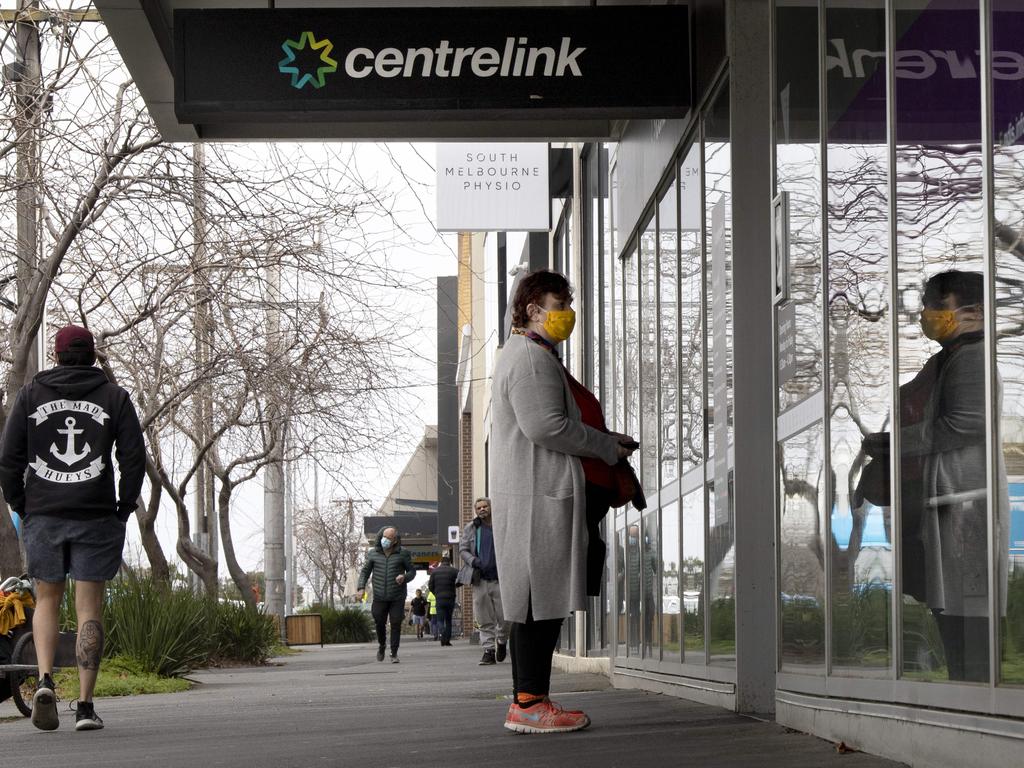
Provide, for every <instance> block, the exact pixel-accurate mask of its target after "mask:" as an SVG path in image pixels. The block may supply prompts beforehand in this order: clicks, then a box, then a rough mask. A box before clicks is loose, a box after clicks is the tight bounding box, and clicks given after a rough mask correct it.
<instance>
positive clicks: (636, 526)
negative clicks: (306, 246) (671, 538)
mask: <svg viewBox="0 0 1024 768" xmlns="http://www.w3.org/2000/svg"><path fill="white" fill-rule="evenodd" d="M640 536H641V531H640V519H639V517H636V516H634V515H632V514H630V515H629V522H628V523H627V525H626V618H627V625H628V626H627V628H626V654H627V655H628V656H632V657H634V658H638V657H639V656H640V625H641V610H642V609H641V597H640V596H641V594H642V589H643V585H644V580H645V579H644V573H645V570H646V569H645V568H644V561H643V554H644V553H643V552H641V549H640Z"/></svg>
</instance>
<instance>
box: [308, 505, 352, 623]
mask: <svg viewBox="0 0 1024 768" xmlns="http://www.w3.org/2000/svg"><path fill="white" fill-rule="evenodd" d="M295 527H296V531H295V533H296V558H297V560H298V568H299V571H300V573H302V575H303V576H304V577H305V579H306V580H307V581H308V582H309V583H310V585H311V586H312V588H313V593H314V595H315V596H316V600H317V602H319V603H324V604H326V605H334V603H335V599H336V598H337V597H340V596H341V595H342V594H343V592H344V584H345V579H346V578H347V577H348V574H349V572H350V571H351V570H352V569H354V568H355V567H356V563H357V561H358V559H359V555H360V553H361V551H362V545H363V537H362V536H361V531H360V520H359V519H358V516H357V515H356V513H355V509H354V505H353V503H352V500H351V499H349V500H347V502H346V503H342V502H340V501H332V502H331V504H330V505H329V506H328V508H326V509H323V508H318V507H305V508H303V509H300V510H297V511H296V513H295Z"/></svg>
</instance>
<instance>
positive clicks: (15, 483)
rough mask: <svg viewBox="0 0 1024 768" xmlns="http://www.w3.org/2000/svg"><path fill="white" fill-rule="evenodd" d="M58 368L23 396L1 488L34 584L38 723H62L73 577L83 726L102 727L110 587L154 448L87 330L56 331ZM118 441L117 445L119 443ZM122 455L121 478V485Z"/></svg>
mask: <svg viewBox="0 0 1024 768" xmlns="http://www.w3.org/2000/svg"><path fill="white" fill-rule="evenodd" d="M54 351H55V353H56V357H57V362H58V365H57V366H56V367H55V368H51V369H49V370H46V371H42V372H40V373H39V374H37V375H36V376H35V378H34V379H33V380H32V381H31V382H30V383H28V384H26V385H25V386H24V387H22V388H21V391H20V392H18V397H17V399H16V400H15V401H14V405H13V407H12V408H11V412H10V415H9V416H8V418H7V424H6V425H5V427H4V432H3V437H2V440H0V487H2V489H3V494H4V498H5V499H6V500H7V503H8V504H9V505H10V507H11V509H13V510H14V511H15V512H16V513H17V514H18V515H19V516H20V517H21V518H22V540H23V542H24V545H25V553H26V555H27V557H28V571H29V574H30V575H31V576H32V577H33V578H34V579H35V582H36V608H35V615H34V617H33V620H32V636H33V639H34V641H35V647H36V657H37V659H38V663H39V676H40V682H39V685H38V687H37V690H36V692H35V695H34V696H33V698H32V723H33V725H35V726H36V727H37V728H40V729H42V730H44V731H52V730H54V729H55V728H57V727H58V726H59V725H60V719H59V718H58V716H57V698H56V695H55V694H54V685H53V677H52V673H53V657H54V651H55V649H56V646H57V614H58V609H59V607H60V603H61V600H62V598H63V595H64V584H65V580H66V579H67V576H68V575H69V574H70V576H71V578H72V579H74V580H75V610H76V612H77V615H78V645H77V649H76V651H77V657H78V677H79V683H80V693H79V697H78V708H77V709H78V711H77V715H76V718H75V730H78V731H85V730H96V729H98V728H102V727H103V721H102V720H101V719H100V718H99V716H98V715H97V714H96V710H95V709H94V707H93V703H92V694H93V689H94V688H95V685H96V675H97V673H98V672H99V667H100V658H101V657H102V655H103V623H102V607H103V593H104V587H105V584H106V582H107V581H108V580H110V579H112V578H113V577H114V575H115V574H116V573H117V570H118V568H119V567H120V565H121V551H122V549H123V548H124V538H125V524H126V523H127V521H128V517H129V516H130V515H131V513H132V510H134V509H135V504H136V500H137V499H138V496H139V492H140V491H141V490H142V478H143V475H144V472H145V466H146V450H145V443H144V441H143V437H142V428H141V427H140V426H139V419H138V416H136V414H135V408H134V407H133V406H132V402H131V400H130V399H129V397H128V393H127V392H125V391H124V390H123V389H121V387H119V386H117V385H116V384H113V383H111V382H110V381H108V380H107V377H106V376H105V375H104V373H103V371H101V370H100V369H99V368H96V367H95V366H94V363H95V362H96V349H95V341H94V340H93V337H92V334H91V333H89V331H87V330H86V329H85V328H80V327H78V326H75V325H69V326H66V327H64V328H61V329H60V330H59V331H58V332H57V340H56V344H55V346H54ZM115 445H116V449H115V448H114V446H115ZM112 450H114V458H115V459H116V460H117V467H118V472H119V474H120V479H119V481H118V487H117V491H116V493H115V488H114V468H113V466H111V461H110V455H111V451H112Z"/></svg>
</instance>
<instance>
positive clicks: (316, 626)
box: [284, 613, 324, 648]
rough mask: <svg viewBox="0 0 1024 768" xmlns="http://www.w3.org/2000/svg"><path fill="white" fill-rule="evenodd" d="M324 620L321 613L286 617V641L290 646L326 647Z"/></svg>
mask: <svg viewBox="0 0 1024 768" xmlns="http://www.w3.org/2000/svg"><path fill="white" fill-rule="evenodd" d="M322 622H323V619H322V617H321V616H320V614H319V613H299V614H292V615H290V616H285V617H284V641H285V642H286V643H287V644H288V645H319V646H320V647H321V648H322V647H323V645H324V635H323V625H322Z"/></svg>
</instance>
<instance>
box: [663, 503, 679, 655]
mask: <svg viewBox="0 0 1024 768" xmlns="http://www.w3.org/2000/svg"><path fill="white" fill-rule="evenodd" d="M679 533H680V532H679V505H678V504H677V503H676V502H672V503H671V504H666V505H665V506H664V507H663V508H662V510H661V568H660V579H661V648H662V655H661V658H662V659H664V660H665V661H677V662H678V661H681V660H682V647H683V645H682V643H683V637H682V635H683V621H682V613H683V592H682V586H681V582H680V578H679V576H680V571H681V565H682V563H681V561H680V559H679Z"/></svg>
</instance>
